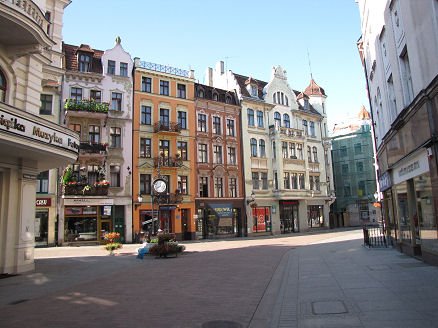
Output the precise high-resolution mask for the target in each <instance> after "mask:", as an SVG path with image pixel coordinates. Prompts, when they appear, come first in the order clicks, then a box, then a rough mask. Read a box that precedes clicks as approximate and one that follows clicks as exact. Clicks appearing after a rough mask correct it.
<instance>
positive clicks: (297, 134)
mask: <svg viewBox="0 0 438 328" xmlns="http://www.w3.org/2000/svg"><path fill="white" fill-rule="evenodd" d="M269 134H270V135H275V134H278V135H279V136H283V137H289V138H299V139H303V138H304V132H303V130H298V129H293V128H286V127H284V126H275V125H270V126H269Z"/></svg>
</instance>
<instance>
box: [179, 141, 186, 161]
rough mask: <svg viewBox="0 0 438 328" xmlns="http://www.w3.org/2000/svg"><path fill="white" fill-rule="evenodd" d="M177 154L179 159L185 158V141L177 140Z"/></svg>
mask: <svg viewBox="0 0 438 328" xmlns="http://www.w3.org/2000/svg"><path fill="white" fill-rule="evenodd" d="M177 146H178V152H177V154H178V156H179V158H180V159H181V160H183V161H186V160H187V158H188V157H187V142H186V141H178V143H177Z"/></svg>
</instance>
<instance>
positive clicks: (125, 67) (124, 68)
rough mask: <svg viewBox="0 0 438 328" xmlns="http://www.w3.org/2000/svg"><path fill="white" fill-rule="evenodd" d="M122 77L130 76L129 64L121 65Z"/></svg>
mask: <svg viewBox="0 0 438 328" xmlns="http://www.w3.org/2000/svg"><path fill="white" fill-rule="evenodd" d="M120 75H121V76H128V64H127V63H120Z"/></svg>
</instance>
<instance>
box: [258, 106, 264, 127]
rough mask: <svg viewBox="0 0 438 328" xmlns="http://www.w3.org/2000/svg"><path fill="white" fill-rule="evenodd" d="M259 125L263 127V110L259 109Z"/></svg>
mask: <svg viewBox="0 0 438 328" xmlns="http://www.w3.org/2000/svg"><path fill="white" fill-rule="evenodd" d="M257 126H258V127H260V128H262V127H263V112H262V111H259V110H258V111H257Z"/></svg>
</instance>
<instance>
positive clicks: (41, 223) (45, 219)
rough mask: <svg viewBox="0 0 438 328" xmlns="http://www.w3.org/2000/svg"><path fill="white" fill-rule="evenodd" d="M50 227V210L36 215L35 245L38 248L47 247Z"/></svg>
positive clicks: (38, 212)
mask: <svg viewBox="0 0 438 328" xmlns="http://www.w3.org/2000/svg"><path fill="white" fill-rule="evenodd" d="M48 227H49V210H44V211H36V213H35V243H36V245H37V246H43V245H47V243H48V239H47V236H48Z"/></svg>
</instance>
